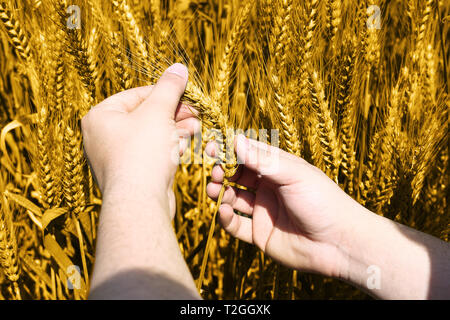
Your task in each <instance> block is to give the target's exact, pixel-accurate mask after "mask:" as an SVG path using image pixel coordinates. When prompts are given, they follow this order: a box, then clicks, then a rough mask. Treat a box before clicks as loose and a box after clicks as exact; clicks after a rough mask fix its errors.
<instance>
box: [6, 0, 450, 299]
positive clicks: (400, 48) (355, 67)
mask: <svg viewBox="0 0 450 320" xmlns="http://www.w3.org/2000/svg"><path fill="white" fill-rule="evenodd" d="M449 13H450V2H448V1H438V0H420V1H414V0H378V1H375V0H374V1H371V0H367V1H363V0H347V1H341V0H323V1H319V0H305V1H300V0H272V1H271V0H248V1H239V0H161V1H157V0H149V1H139V0H70V1H69V0H42V1H40V0H0V19H1V22H0V29H1V30H0V39H1V41H0V71H1V72H0V130H1V134H0V262H1V264H0V299H8V300H9V299H85V298H87V295H88V292H89V276H90V273H91V270H92V266H93V264H94V258H95V241H96V226H97V221H98V216H99V211H100V207H101V204H102V201H101V195H100V192H99V191H98V188H97V187H96V186H95V183H94V181H93V178H92V175H91V173H90V171H89V168H88V165H87V163H86V160H85V158H84V155H83V146H82V137H81V131H80V119H81V118H82V117H83V115H84V114H86V113H87V111H88V110H89V109H90V107H91V106H94V105H95V104H97V103H99V102H101V101H102V100H103V99H105V98H106V97H108V96H110V95H112V94H114V93H117V92H119V91H123V90H126V89H129V88H132V87H136V86H142V85H148V84H152V83H154V82H155V80H157V79H158V77H159V76H160V74H161V72H162V71H163V70H164V69H165V68H166V67H168V66H169V65H171V64H172V63H174V62H182V63H185V64H186V65H188V67H189V71H190V80H189V84H188V87H187V89H186V92H185V95H184V98H183V99H184V100H183V101H185V102H186V103H188V104H189V105H191V106H193V107H195V108H197V109H198V110H199V111H200V114H199V116H200V117H201V119H202V124H203V131H204V133H205V134H204V137H203V139H200V140H199V139H198V137H197V139H193V141H192V144H191V150H190V152H187V153H186V154H185V157H189V159H191V161H184V162H183V163H182V164H181V165H180V166H179V169H178V172H177V175H176V183H175V185H174V190H175V194H176V199H177V214H176V217H175V220H174V228H175V231H176V236H177V238H178V241H179V245H180V249H181V251H182V253H183V255H184V257H185V259H186V261H187V263H188V266H189V268H190V270H191V272H192V274H193V276H194V279H196V281H197V284H198V286H199V287H200V292H201V295H202V297H203V298H205V299H366V298H368V296H366V295H365V294H363V293H362V292H360V291H358V290H357V289H354V288H352V287H350V286H348V285H346V284H344V283H341V282H339V281H337V280H333V279H329V278H325V277H322V276H319V275H311V274H305V273H302V272H294V271H291V270H288V269H286V268H284V267H281V266H279V265H278V264H276V263H275V262H273V261H272V260H271V259H270V258H268V257H266V256H264V254H263V253H262V252H260V251H259V250H258V249H256V248H255V247H253V246H251V245H248V244H245V243H243V242H241V241H239V240H235V239H234V238H231V237H230V236H229V235H227V234H226V233H225V231H224V230H222V229H221V228H220V227H218V226H216V224H215V222H214V220H213V217H214V213H215V210H216V206H217V204H216V203H215V202H214V201H212V200H211V199H209V198H208V197H207V195H206V184H207V182H208V181H209V179H210V173H211V169H212V167H213V164H214V161H215V160H213V159H210V158H208V157H207V156H206V155H205V154H204V152H203V150H204V147H205V145H206V142H207V141H208V136H207V134H206V133H207V130H208V129H217V130H219V132H222V133H224V136H225V134H226V130H227V128H233V129H241V130H243V131H245V130H247V129H256V130H258V129H261V128H264V129H267V130H270V129H277V130H279V142H280V147H281V148H283V149H284V150H287V151H288V152H290V153H293V154H296V155H298V156H301V157H303V158H304V159H306V160H307V161H309V162H311V163H313V164H314V165H316V166H317V167H319V168H320V169H322V170H323V171H325V172H326V173H327V175H328V176H329V177H331V178H332V179H333V180H334V181H336V182H337V183H338V184H339V185H340V186H341V188H343V189H344V190H345V191H346V192H347V193H348V194H349V195H351V196H352V197H353V198H354V199H356V200H357V201H358V202H360V203H361V204H363V205H364V206H366V207H367V208H368V209H370V210H372V211H374V212H376V213H378V214H380V215H384V216H385V217H388V218H390V219H393V220H395V221H398V222H400V223H402V224H406V225H408V226H411V227H413V228H416V229H418V230H421V231H423V232H426V233H429V234H431V235H433V236H436V237H439V238H441V239H443V240H445V241H448V235H449V232H450V225H449V213H448V209H447V203H448V199H449V184H448V175H449V153H448V77H449V73H448V68H449V66H448V63H449V50H448V49H449V48H448V45H447V40H448V39H449V38H450V37H449V28H448V25H449V21H450V18H449ZM222 142H223V141H222ZM227 170H230V171H232V170H233V166H232V165H231V166H227ZM210 228H211V230H215V233H214V234H213V236H212V237H211V238H210V239H208V234H209V230H210ZM208 253H209V254H208ZM130 258H132V257H130ZM202 265H203V267H202ZM78 272H79V275H81V277H80V278H79V279H78V280H79V285H78V286H77V287H76V288H73V287H72V286H73V284H72V282H70V281H68V279H72V278H73V276H74V274H75V275H76V274H78Z"/></svg>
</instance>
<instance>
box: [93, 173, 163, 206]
mask: <svg viewBox="0 0 450 320" xmlns="http://www.w3.org/2000/svg"><path fill="white" fill-rule="evenodd" d="M101 191H102V198H103V203H104V204H105V203H117V202H120V203H121V204H127V203H132V204H135V203H140V204H142V205H144V206H154V205H158V207H161V208H166V207H168V206H169V197H168V194H167V188H165V187H163V186H162V184H160V183H156V182H155V181H153V180H150V179H148V180H146V179H111V180H108V182H107V183H105V185H104V187H103V189H102V190H101ZM144 208H145V207H144Z"/></svg>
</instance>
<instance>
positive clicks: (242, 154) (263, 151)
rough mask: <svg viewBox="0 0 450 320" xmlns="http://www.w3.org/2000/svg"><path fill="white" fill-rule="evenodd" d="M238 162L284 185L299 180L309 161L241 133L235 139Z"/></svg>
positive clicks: (269, 179) (271, 180) (273, 181)
mask: <svg viewBox="0 0 450 320" xmlns="http://www.w3.org/2000/svg"><path fill="white" fill-rule="evenodd" d="M235 150H236V154H237V158H238V162H239V163H241V164H243V165H244V166H245V167H246V168H248V169H250V170H252V171H254V172H255V173H256V174H257V175H259V176H261V177H264V178H266V179H267V180H268V181H270V182H272V183H275V184H278V185H282V184H289V183H291V182H293V181H295V180H297V177H298V175H299V174H300V175H301V172H299V171H301V169H302V168H303V165H305V164H307V162H306V161H305V160H303V159H301V158H299V157H296V156H294V155H291V154H289V153H287V152H285V151H283V150H281V149H279V148H276V147H273V146H270V145H268V144H266V143H263V142H259V141H256V140H252V139H248V138H246V137H245V136H244V135H239V136H238V137H237V138H236V140H235Z"/></svg>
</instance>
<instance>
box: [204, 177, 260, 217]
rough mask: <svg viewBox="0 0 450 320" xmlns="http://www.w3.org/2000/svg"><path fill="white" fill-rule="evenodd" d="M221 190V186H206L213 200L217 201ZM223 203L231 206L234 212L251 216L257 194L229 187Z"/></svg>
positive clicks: (210, 184) (216, 184) (212, 184)
mask: <svg viewBox="0 0 450 320" xmlns="http://www.w3.org/2000/svg"><path fill="white" fill-rule="evenodd" d="M221 188H222V185H221V184H219V183H214V182H212V183H209V184H208V185H207V186H206V193H207V194H208V196H209V197H210V198H211V199H214V200H216V199H217V198H218V196H219V193H220V189H221ZM222 203H226V204H229V205H230V206H232V207H233V209H234V210H237V211H240V212H242V213H245V214H247V215H251V214H252V213H253V206H254V203H255V194H254V193H252V192H250V191H246V190H242V189H238V188H233V187H227V188H226V190H225V192H224V194H223V198H222Z"/></svg>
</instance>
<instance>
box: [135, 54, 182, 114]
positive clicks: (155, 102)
mask: <svg viewBox="0 0 450 320" xmlns="http://www.w3.org/2000/svg"><path fill="white" fill-rule="evenodd" d="M187 81H188V70H187V68H186V66H184V65H182V64H181V63H175V64H174V65H172V66H170V67H169V68H167V69H166V71H164V73H163V75H162V76H161V78H159V80H158V82H157V83H156V85H155V86H154V87H153V90H152V92H151V94H150V95H149V96H148V98H147V99H145V100H144V102H142V104H141V105H140V106H139V108H138V109H137V110H136V111H138V113H141V114H144V116H146V115H149V114H152V115H153V114H154V113H155V112H161V113H163V114H164V113H165V114H166V115H168V116H169V117H172V118H173V117H175V111H176V109H177V107H178V104H179V103H180V99H181V96H182V95H183V93H184V90H185V89H186V84H187Z"/></svg>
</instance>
